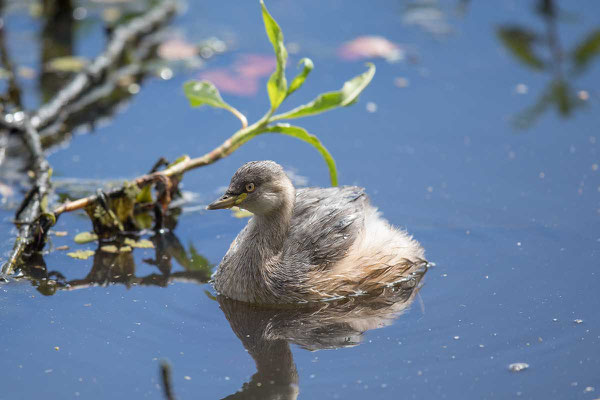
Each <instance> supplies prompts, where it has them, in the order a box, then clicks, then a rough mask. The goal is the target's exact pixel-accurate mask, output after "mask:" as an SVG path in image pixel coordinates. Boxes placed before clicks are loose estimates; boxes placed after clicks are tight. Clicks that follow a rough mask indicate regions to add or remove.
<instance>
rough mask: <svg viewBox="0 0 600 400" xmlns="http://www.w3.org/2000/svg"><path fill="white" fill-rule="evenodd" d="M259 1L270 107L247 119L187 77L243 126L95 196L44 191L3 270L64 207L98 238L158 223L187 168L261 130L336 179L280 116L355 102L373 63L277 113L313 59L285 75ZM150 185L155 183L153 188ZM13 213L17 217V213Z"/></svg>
mask: <svg viewBox="0 0 600 400" xmlns="http://www.w3.org/2000/svg"><path fill="white" fill-rule="evenodd" d="M260 5H261V9H262V17H263V21H264V26H265V30H266V33H267V36H268V39H269V41H270V42H271V44H272V45H273V49H274V52H275V56H276V59H277V66H276V70H275V72H273V74H272V75H271V77H270V78H269V80H268V82H267V92H268V96H269V99H270V108H269V110H268V111H267V112H266V113H265V115H264V116H263V117H262V118H260V119H259V120H258V121H256V122H254V123H253V124H251V125H248V123H247V119H246V117H245V116H244V115H243V114H242V113H240V112H239V111H238V110H237V109H235V108H234V107H233V106H231V105H229V104H228V103H226V102H225V101H224V100H223V98H222V97H221V95H220V93H219V91H218V90H217V88H216V87H215V86H214V85H213V84H212V83H210V82H208V81H189V82H187V83H185V85H184V88H183V89H184V92H185V95H186V96H187V98H188V100H189V102H190V105H191V106H192V107H200V106H203V105H208V106H212V107H217V108H223V109H226V110H228V111H230V112H231V113H233V114H234V115H235V116H236V117H237V118H239V119H240V121H241V124H242V127H241V129H240V130H238V131H237V132H235V133H234V134H233V135H232V136H230V137H229V138H228V139H227V140H225V141H224V142H223V143H222V144H221V145H220V146H218V147H217V148H215V149H213V150H212V151H210V152H208V153H206V154H205V155H203V156H200V157H196V158H191V157H189V156H187V155H184V156H182V157H180V158H178V159H177V160H175V161H174V162H172V163H168V162H166V161H165V160H160V161H159V162H158V163H157V164H156V165H155V166H154V167H153V168H152V170H151V171H150V173H148V174H146V175H143V176H140V177H138V178H136V179H133V180H132V181H128V182H125V183H124V184H123V185H122V187H120V188H116V189H113V190H111V191H110V192H102V191H98V192H97V194H95V195H93V196H88V197H84V198H80V199H76V200H71V201H66V202H64V203H63V204H61V205H59V206H58V207H56V208H54V209H53V210H51V209H50V208H49V206H48V204H47V203H48V202H47V198H48V197H47V196H44V199H45V201H38V203H39V204H36V205H34V206H33V208H34V209H35V211H36V212H35V213H33V214H32V215H35V214H37V216H36V217H35V218H31V221H28V222H27V226H29V227H30V228H29V229H27V235H22V234H20V235H19V237H18V238H17V241H16V243H15V247H14V250H13V254H12V255H11V257H10V259H9V261H8V262H7V263H6V264H5V265H4V266H3V268H2V273H4V274H10V273H12V272H13V271H14V268H15V267H16V266H17V265H19V264H22V263H23V260H22V257H21V256H22V254H23V253H31V252H35V251H39V250H41V249H42V248H43V246H44V243H45V238H46V235H47V232H48V230H49V229H50V228H51V227H52V226H53V225H54V224H55V223H56V220H57V218H58V217H59V216H60V215H61V214H63V213H65V212H70V211H74V210H80V209H85V211H86V212H87V214H88V216H89V217H90V219H91V221H92V224H93V228H94V232H95V234H96V237H97V238H98V239H99V240H112V239H115V238H116V237H117V236H119V235H121V234H123V233H125V232H128V233H131V232H136V231H140V230H143V229H148V228H151V226H152V223H153V222H154V224H155V228H161V227H162V226H163V219H164V215H165V214H166V212H167V209H168V207H169V204H170V203H171V200H172V199H173V198H174V197H176V196H177V195H178V185H179V182H180V181H181V179H182V178H183V175H184V174H185V173H186V172H188V171H190V170H192V169H195V168H198V167H202V166H206V165H209V164H212V163H214V162H215V161H217V160H219V159H221V158H223V157H226V156H228V155H230V154H231V153H233V152H234V151H235V150H236V149H238V148H239V147H240V146H242V145H243V144H244V143H246V142H247V141H249V140H250V139H252V138H254V137H256V136H258V135H261V134H265V133H273V134H282V135H288V136H292V137H295V138H298V139H300V140H303V141H305V142H307V143H309V144H310V145H312V146H313V147H314V148H315V149H316V150H317V151H319V153H320V154H321V155H322V156H323V158H324V159H325V161H326V163H327V166H328V169H329V174H330V179H331V184H332V185H337V170H336V166H335V161H334V159H333V157H332V156H331V154H330V153H329V151H328V150H327V149H326V148H325V146H324V145H323V144H322V143H321V142H320V140H319V139H318V138H317V137H316V136H315V135H312V134H310V133H308V132H307V131H306V130H305V129H304V128H302V127H299V126H295V125H291V124H289V123H286V122H283V121H287V120H292V119H297V118H302V117H306V116H310V115H316V114H320V113H322V112H325V111H328V110H331V109H335V108H338V107H345V106H349V105H351V104H354V103H355V102H356V101H357V99H358V96H359V95H360V93H361V92H362V91H363V90H364V89H365V87H366V86H367V85H368V84H369V82H370V81H371V79H372V78H373V76H374V74H375V66H374V65H372V64H368V69H367V71H365V72H364V73H362V74H360V75H358V76H356V77H354V78H352V79H350V80H349V81H347V82H345V83H344V85H343V86H342V88H341V89H340V90H337V91H332V92H327V93H322V94H320V95H318V96H317V97H316V98H315V99H314V100H312V101H311V102H309V103H306V104H303V105H300V106H298V107H295V108H293V109H291V110H288V111H285V112H281V113H277V111H278V110H279V107H280V106H281V105H282V103H283V102H284V101H285V100H286V99H287V98H288V97H289V96H290V95H291V94H293V93H294V92H295V91H296V90H298V89H299V88H300V87H301V86H302V85H303V84H304V82H305V80H306V78H307V77H308V75H309V74H310V72H311V71H312V69H313V62H312V61H311V60H310V59H308V58H303V59H301V60H300V62H299V66H301V67H302V70H301V72H300V73H299V74H298V75H297V76H296V77H294V79H292V81H291V82H290V83H289V84H288V81H287V79H286V75H285V70H286V64H287V58H288V57H287V50H286V48H285V45H284V41H283V33H282V31H281V28H280V27H279V25H278V24H277V22H276V21H275V19H274V18H273V17H272V16H271V14H270V13H269V11H268V10H267V8H266V6H265V4H264V2H263V1H262V0H261V2H260ZM25 124H26V125H27V124H28V125H27V126H29V128H30V129H29V133H30V135H31V136H32V137H34V138H35V136H36V132H35V129H33V128H32V127H31V124H30V123H29V122H28V119H27V118H26V122H25ZM44 162H45V160H44ZM46 163H47V162H46ZM44 165H45V164H44ZM161 168H163V169H161ZM40 171H41V172H40V175H43V176H44V177H47V179H46V180H45V181H48V182H49V180H50V176H51V174H50V172H51V169H50V167H49V166H47V168H44V169H43V171H42V169H40ZM45 181H44V182H45ZM152 189H154V193H153V192H152ZM36 190H37V189H36V188H35V187H34V188H33V189H32V193H36ZM152 211H153V212H154V219H152V217H151V215H149V213H150V212H152ZM16 219H17V221H18V220H19V216H18V215H17V218H16ZM27 250H28V251H27Z"/></svg>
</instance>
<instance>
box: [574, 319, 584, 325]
mask: <svg viewBox="0 0 600 400" xmlns="http://www.w3.org/2000/svg"><path fill="white" fill-rule="evenodd" d="M573 322H575V323H576V324H582V323H583V320H582V319H579V318H577V319H574V320H573Z"/></svg>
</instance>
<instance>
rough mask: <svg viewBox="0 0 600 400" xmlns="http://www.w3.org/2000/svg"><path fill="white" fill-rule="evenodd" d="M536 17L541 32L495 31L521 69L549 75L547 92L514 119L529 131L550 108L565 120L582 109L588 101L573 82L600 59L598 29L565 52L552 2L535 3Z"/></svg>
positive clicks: (510, 28) (524, 29) (540, 0)
mask: <svg viewBox="0 0 600 400" xmlns="http://www.w3.org/2000/svg"><path fill="white" fill-rule="evenodd" d="M533 11H534V13H535V15H536V16H537V17H538V18H539V19H540V20H541V21H542V22H543V26H544V30H543V31H541V32H540V31H536V30H534V29H530V28H528V27H524V26H521V25H515V24H506V25H503V26H500V27H499V28H498V31H497V34H498V38H499V40H500V42H501V43H502V44H503V45H504V47H506V49H507V50H508V52H509V54H510V55H511V56H512V57H513V58H514V59H515V60H516V61H518V62H519V63H521V64H522V65H523V66H525V67H527V68H529V69H530V70H532V71H535V72H538V73H544V74H548V75H550V80H549V82H548V84H547V86H546V89H544V90H543V91H542V93H541V94H540V95H539V96H538V99H537V101H536V102H535V104H533V105H532V106H530V107H528V108H526V109H525V110H523V111H522V112H520V113H519V114H517V115H516V116H515V119H514V122H515V125H516V126H517V127H519V128H528V127H530V126H531V125H533V123H535V121H536V120H537V119H538V118H539V117H540V116H541V115H543V114H544V113H546V112H547V111H548V110H549V109H550V108H552V107H553V108H555V109H556V111H557V113H558V115H560V116H561V117H564V118H567V117H570V116H571V115H573V113H574V111H575V110H576V109H578V108H581V106H583V105H584V104H585V102H586V100H587V99H588V97H589V94H588V93H587V92H586V91H576V90H575V89H574V88H573V86H574V85H573V81H574V80H575V79H576V78H577V77H578V76H580V75H581V74H583V73H584V72H585V71H586V70H587V69H588V67H589V66H590V65H591V64H592V61H593V60H594V59H595V58H596V57H598V55H600V26H597V27H595V28H594V29H592V30H591V31H590V32H588V33H587V34H586V35H584V36H583V37H582V39H581V40H580V41H579V42H578V43H576V44H575V45H574V46H572V48H571V49H566V48H565V47H564V46H563V44H562V42H561V40H560V36H559V30H558V27H559V26H558V23H559V22H560V21H561V16H562V14H563V11H562V10H561V9H560V8H559V7H558V5H557V2H556V1H554V0H536V1H535V7H534V8H533Z"/></svg>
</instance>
